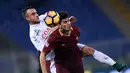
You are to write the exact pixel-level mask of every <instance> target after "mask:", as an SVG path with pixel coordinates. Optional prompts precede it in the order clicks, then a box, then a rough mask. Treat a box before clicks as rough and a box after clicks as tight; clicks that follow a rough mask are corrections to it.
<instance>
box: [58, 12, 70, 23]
mask: <svg viewBox="0 0 130 73" xmlns="http://www.w3.org/2000/svg"><path fill="white" fill-rule="evenodd" d="M58 14H59V16H60V23H61V21H62V20H63V19H66V18H68V17H69V14H68V13H67V12H66V11H60V12H58Z"/></svg>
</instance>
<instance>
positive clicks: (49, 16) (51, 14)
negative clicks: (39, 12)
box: [44, 11, 60, 25]
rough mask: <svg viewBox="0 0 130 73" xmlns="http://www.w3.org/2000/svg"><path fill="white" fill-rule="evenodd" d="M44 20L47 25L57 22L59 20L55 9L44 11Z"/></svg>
mask: <svg viewBox="0 0 130 73" xmlns="http://www.w3.org/2000/svg"><path fill="white" fill-rule="evenodd" d="M44 21H45V23H46V24H47V25H51V24H58V23H59V21H60V16H59V14H58V13H57V12H55V11H48V12H47V13H46V17H45V18H44Z"/></svg>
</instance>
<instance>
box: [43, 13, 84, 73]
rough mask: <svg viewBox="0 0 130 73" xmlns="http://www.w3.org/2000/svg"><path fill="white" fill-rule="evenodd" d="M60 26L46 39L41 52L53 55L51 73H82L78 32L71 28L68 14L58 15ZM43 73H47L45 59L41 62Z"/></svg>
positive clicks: (75, 28) (76, 29)
mask: <svg viewBox="0 0 130 73" xmlns="http://www.w3.org/2000/svg"><path fill="white" fill-rule="evenodd" d="M60 19H61V21H60V25H59V28H58V29H56V30H55V31H54V32H53V33H52V34H51V35H50V37H49V38H48V41H47V43H46V44H45V47H44V49H43V51H42V52H44V55H48V54H49V53H50V52H52V53H53V54H54V57H53V58H52V57H51V61H53V63H55V64H54V65H55V66H54V68H53V70H52V71H51V72H52V73H84V69H83V63H82V52H81V51H80V50H79V48H78V46H77V43H78V37H79V35H80V31H79V29H78V28H77V27H75V26H71V23H70V20H69V17H68V14H67V13H66V12H62V13H61V14H60ZM41 63H42V64H41V67H42V71H43V73H47V70H46V66H45V65H46V63H45V57H44V58H43V60H41Z"/></svg>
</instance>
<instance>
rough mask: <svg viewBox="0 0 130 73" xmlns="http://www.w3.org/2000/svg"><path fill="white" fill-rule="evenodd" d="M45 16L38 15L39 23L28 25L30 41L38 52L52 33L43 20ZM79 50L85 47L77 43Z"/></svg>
mask: <svg viewBox="0 0 130 73" xmlns="http://www.w3.org/2000/svg"><path fill="white" fill-rule="evenodd" d="M45 16H46V15H40V16H39V19H40V23H39V24H35V25H30V39H31V42H32V43H33V45H34V46H35V48H36V49H37V50H38V51H42V50H43V48H44V45H45V43H46V41H47V39H48V37H49V35H50V34H51V33H52V32H53V31H52V29H51V28H50V27H48V26H47V25H46V24H45V22H44V18H45ZM77 45H78V47H79V48H80V49H82V48H83V47H84V46H85V45H83V44H80V43H78V44H77Z"/></svg>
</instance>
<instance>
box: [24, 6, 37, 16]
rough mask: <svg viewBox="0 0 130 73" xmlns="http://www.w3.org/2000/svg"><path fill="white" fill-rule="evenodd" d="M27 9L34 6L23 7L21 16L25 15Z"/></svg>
mask: <svg viewBox="0 0 130 73" xmlns="http://www.w3.org/2000/svg"><path fill="white" fill-rule="evenodd" d="M28 9H35V8H34V7H32V6H28V7H25V8H24V9H22V16H23V17H24V18H25V17H26V13H27V10H28Z"/></svg>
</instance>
